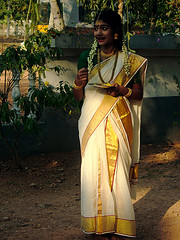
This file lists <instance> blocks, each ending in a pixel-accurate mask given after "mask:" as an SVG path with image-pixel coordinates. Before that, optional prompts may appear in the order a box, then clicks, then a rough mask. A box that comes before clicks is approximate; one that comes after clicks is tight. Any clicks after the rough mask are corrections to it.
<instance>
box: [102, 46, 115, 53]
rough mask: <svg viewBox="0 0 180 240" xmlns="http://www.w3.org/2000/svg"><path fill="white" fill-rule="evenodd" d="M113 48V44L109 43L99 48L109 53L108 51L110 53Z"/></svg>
mask: <svg viewBox="0 0 180 240" xmlns="http://www.w3.org/2000/svg"><path fill="white" fill-rule="evenodd" d="M114 48H115V47H114V46H113V45H111V46H102V47H101V48H100V49H101V51H103V53H105V54H110V53H112V51H113V50H114Z"/></svg>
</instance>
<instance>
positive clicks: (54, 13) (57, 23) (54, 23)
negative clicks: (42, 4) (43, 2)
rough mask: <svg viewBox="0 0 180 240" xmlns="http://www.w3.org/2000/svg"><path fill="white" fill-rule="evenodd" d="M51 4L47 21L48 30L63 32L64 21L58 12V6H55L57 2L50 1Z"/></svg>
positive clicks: (55, 0) (54, 0)
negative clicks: (53, 29)
mask: <svg viewBox="0 0 180 240" xmlns="http://www.w3.org/2000/svg"><path fill="white" fill-rule="evenodd" d="M50 4H51V15H50V19H49V27H48V28H49V29H51V28H55V29H56V30H58V31H60V32H61V31H63V29H64V21H63V17H62V14H61V12H60V9H59V6H58V4H57V0H50Z"/></svg>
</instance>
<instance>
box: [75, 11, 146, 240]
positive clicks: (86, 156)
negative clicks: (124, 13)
mask: <svg viewBox="0 0 180 240" xmlns="http://www.w3.org/2000/svg"><path fill="white" fill-rule="evenodd" d="M94 37H95V39H96V41H97V43H98V47H97V51H96V45H95V43H96V42H95V43H94V45H93V47H92V49H91V51H90V50H87V51H85V52H83V53H82V54H81V56H80V59H79V62H78V73H77V76H76V78H75V81H74V96H75V98H76V99H77V100H78V101H81V100H82V99H84V102H83V106H82V112H81V116H80V119H79V137H80V144H81V155H82V165H81V215H82V216H81V226H82V229H83V231H84V232H85V233H87V234H96V236H98V238H100V239H112V240H114V239H121V238H120V237H121V236H124V237H135V236H136V229H135V216H134V210H133V206H132V202H131V195H132V194H133V192H134V189H133V188H134V187H133V186H134V185H135V184H136V183H137V167H138V165H137V163H138V161H139V124H140V114H141V100H142V97H143V82H144V75H145V69H146V59H144V58H142V57H140V56H138V55H135V54H127V53H126V52H125V51H122V38H123V34H122V24H121V18H120V16H119V15H118V14H117V13H116V12H114V11H112V10H104V11H102V12H101V13H100V14H99V15H98V16H97V17H96V19H95V24H94ZM123 49H124V47H123ZM92 66H93V67H92ZM107 234H108V235H107Z"/></svg>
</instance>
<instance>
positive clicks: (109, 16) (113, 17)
mask: <svg viewBox="0 0 180 240" xmlns="http://www.w3.org/2000/svg"><path fill="white" fill-rule="evenodd" d="M97 20H102V21H104V22H105V23H107V24H108V25H110V26H111V28H112V34H113V35H114V34H115V33H117V34H118V39H114V45H115V46H116V47H117V48H118V49H119V50H121V49H122V42H123V30H122V22H121V17H120V15H119V14H118V13H117V12H115V11H113V10H111V9H108V10H103V11H102V12H99V13H98V14H97V15H96V17H95V19H94V24H95V22H96V21H97Z"/></svg>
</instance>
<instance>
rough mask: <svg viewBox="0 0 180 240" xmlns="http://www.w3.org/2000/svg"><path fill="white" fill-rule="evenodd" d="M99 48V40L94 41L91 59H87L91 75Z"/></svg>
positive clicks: (90, 54)
mask: <svg viewBox="0 0 180 240" xmlns="http://www.w3.org/2000/svg"><path fill="white" fill-rule="evenodd" d="M97 46H98V43H97V40H96V39H94V42H93V44H92V47H91V50H90V52H89V57H88V59H87V60H88V73H90V72H91V69H92V68H93V58H94V56H95V55H96V54H97Z"/></svg>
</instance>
